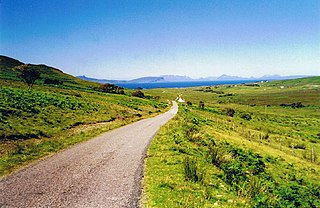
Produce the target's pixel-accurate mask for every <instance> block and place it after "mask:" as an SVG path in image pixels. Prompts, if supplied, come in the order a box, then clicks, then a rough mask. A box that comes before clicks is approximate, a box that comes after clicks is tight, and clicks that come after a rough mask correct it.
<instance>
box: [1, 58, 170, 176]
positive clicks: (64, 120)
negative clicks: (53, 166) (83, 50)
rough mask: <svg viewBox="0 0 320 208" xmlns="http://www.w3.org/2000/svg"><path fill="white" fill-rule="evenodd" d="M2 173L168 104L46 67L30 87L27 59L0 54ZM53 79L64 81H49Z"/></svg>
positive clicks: (135, 119) (160, 109)
mask: <svg viewBox="0 0 320 208" xmlns="http://www.w3.org/2000/svg"><path fill="white" fill-rule="evenodd" d="M0 60H1V61H0V177H1V176H3V175H6V174H10V173H12V172H13V171H14V170H16V169H17V168H19V167H21V166H24V165H26V164H29V163H30V162H32V161H34V160H36V159H39V158H42V157H44V156H48V155H51V154H52V153H54V152H57V151H59V150H61V149H64V148H66V147H68V146H70V145H73V144H75V143H78V142H81V141H84V140H87V139H90V138H92V137H94V136H96V135H99V134H101V133H103V132H105V131H108V130H110V129H113V128H116V127H119V126H122V125H125V124H128V123H131V122H133V121H137V120H140V119H142V118H146V117H150V116H154V115H157V114H159V113H161V112H164V111H165V110H166V108H167V106H168V105H167V102H160V101H158V100H156V99H154V98H153V97H151V96H148V97H147V98H144V99H142V98H138V97H134V96H132V95H131V93H132V91H130V90H125V94H124V95H120V94H111V93H104V92H100V91H97V89H98V88H99V86H101V85H100V84H97V83H93V82H87V81H83V80H80V79H78V78H75V77H73V76H71V75H68V74H65V73H63V72H62V71H60V70H58V69H54V68H52V67H47V66H45V65H32V67H33V68H34V69H35V70H38V71H40V73H41V79H39V80H37V81H36V83H35V85H34V86H33V87H32V88H31V89H30V88H28V87H27V85H26V84H24V83H23V82H22V81H21V80H20V79H19V78H18V77H17V75H18V74H19V73H20V71H19V66H20V65H22V64H23V63H21V62H19V61H17V60H14V59H10V58H8V57H3V56H1V57H0ZM47 78H50V79H54V80H60V81H62V82H61V84H56V85H53V84H44V80H45V79H47Z"/></svg>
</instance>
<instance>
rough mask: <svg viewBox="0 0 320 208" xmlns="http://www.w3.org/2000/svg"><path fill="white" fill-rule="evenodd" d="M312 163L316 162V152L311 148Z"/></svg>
mask: <svg viewBox="0 0 320 208" xmlns="http://www.w3.org/2000/svg"><path fill="white" fill-rule="evenodd" d="M311 162H314V150H313V147H312V148H311Z"/></svg>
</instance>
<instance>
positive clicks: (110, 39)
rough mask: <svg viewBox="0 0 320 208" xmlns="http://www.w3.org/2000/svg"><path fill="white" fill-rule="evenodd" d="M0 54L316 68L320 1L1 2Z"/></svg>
mask: <svg viewBox="0 0 320 208" xmlns="http://www.w3.org/2000/svg"><path fill="white" fill-rule="evenodd" d="M0 2H1V3H0V5H1V9H0V23H1V30H0V38H1V39H0V40H1V42H0V43H1V45H0V52H1V54H2V55H7V56H10V57H13V58H17V59H19V60H21V61H23V62H26V63H44V64H47V65H51V66H54V67H57V68H60V69H62V70H63V71H65V72H67V73H70V74H73V75H86V76H90V77H97V78H108V79H110V78H111V79H112V78H113V79H121V78H124V79H128V78H136V77H141V76H150V75H153V76H156V75H164V74H178V75H187V76H191V77H193V78H198V77H206V76H219V75H221V74H229V75H238V76H261V75H264V74H280V75H295V74H304V75H320V0H207V1H202V0H194V1H188V0H177V1H175V0H114V1H111V0H110V1H109V0H0Z"/></svg>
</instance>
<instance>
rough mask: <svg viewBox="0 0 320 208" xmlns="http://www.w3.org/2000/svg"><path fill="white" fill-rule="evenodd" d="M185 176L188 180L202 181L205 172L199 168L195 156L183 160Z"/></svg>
mask: <svg viewBox="0 0 320 208" xmlns="http://www.w3.org/2000/svg"><path fill="white" fill-rule="evenodd" d="M183 167H184V176H185V179H186V180H188V181H193V182H202V181H203V179H204V173H201V171H200V170H199V167H198V164H197V161H196V160H195V159H193V158H189V157H186V158H185V159H184V160H183Z"/></svg>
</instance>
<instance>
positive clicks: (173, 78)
mask: <svg viewBox="0 0 320 208" xmlns="http://www.w3.org/2000/svg"><path fill="white" fill-rule="evenodd" d="M77 77H78V78H80V79H83V80H86V81H92V82H98V83H102V84H104V83H112V84H119V83H157V82H158V83H161V82H203V81H228V80H244V81H246V80H270V81H271V80H286V79H297V78H305V77H312V76H307V75H289V76H281V75H264V76H261V77H240V76H231V75H227V74H223V75H221V76H218V77H215V76H209V77H202V78H199V79H193V78H191V77H188V76H181V75H161V76H146V77H140V78H136V79H131V80H112V79H98V78H91V77H87V76H85V75H82V76H77Z"/></svg>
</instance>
